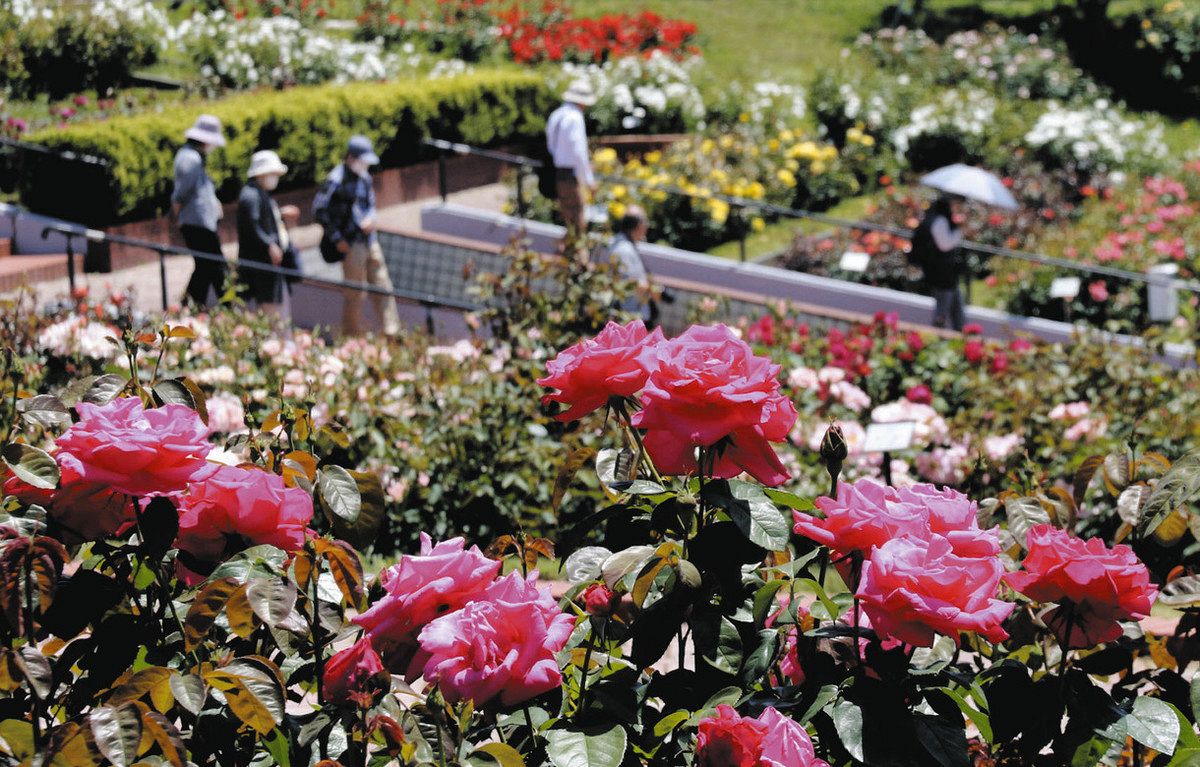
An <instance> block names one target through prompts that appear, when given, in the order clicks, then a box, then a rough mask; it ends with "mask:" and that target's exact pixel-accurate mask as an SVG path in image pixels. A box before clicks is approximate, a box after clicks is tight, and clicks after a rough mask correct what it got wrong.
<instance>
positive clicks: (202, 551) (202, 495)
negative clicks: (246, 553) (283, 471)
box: [178, 466, 313, 562]
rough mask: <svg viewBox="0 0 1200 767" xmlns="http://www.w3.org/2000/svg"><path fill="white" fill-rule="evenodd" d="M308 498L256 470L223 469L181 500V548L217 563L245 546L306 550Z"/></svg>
mask: <svg viewBox="0 0 1200 767" xmlns="http://www.w3.org/2000/svg"><path fill="white" fill-rule="evenodd" d="M312 515H313V505H312V496H310V495H309V494H308V493H306V492H305V491H303V490H301V489H300V488H298V487H287V486H286V485H285V484H284V482H283V478H282V477H280V476H279V475H277V474H272V473H270V472H267V471H262V470H260V469H242V468H239V467H237V466H221V467H220V468H218V469H217V471H216V473H214V474H213V475H212V476H210V477H209V478H208V479H206V480H204V481H203V482H196V483H193V484H192V485H191V486H190V487H189V488H188V492H187V494H186V495H183V496H181V497H180V498H179V539H178V545H179V548H180V549H182V550H183V551H186V552H188V553H189V554H191V555H192V556H194V557H196V558H197V559H199V560H201V561H204V562H216V561H220V560H221V559H223V558H225V556H227V555H228V554H230V553H233V552H236V551H240V550H241V549H243V548H246V547H248V546H254V545H259V544H269V545H271V546H276V547H278V548H281V549H283V550H284V551H296V550H297V549H300V548H302V547H303V546H304V540H305V533H306V531H307V528H308V523H309V522H310V521H312Z"/></svg>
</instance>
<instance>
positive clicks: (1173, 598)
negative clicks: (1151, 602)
mask: <svg viewBox="0 0 1200 767" xmlns="http://www.w3.org/2000/svg"><path fill="white" fill-rule="evenodd" d="M1158 601H1159V603H1160V604H1164V605H1169V606H1171V607H1192V606H1193V605H1197V604H1200V575H1184V576H1182V577H1180V578H1176V579H1175V580H1173V581H1171V582H1170V583H1168V584H1167V585H1166V586H1163V587H1162V591H1160V592H1158Z"/></svg>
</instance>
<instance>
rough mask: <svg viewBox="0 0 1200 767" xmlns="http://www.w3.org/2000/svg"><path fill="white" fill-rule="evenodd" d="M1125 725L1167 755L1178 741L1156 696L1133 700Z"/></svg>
mask: <svg viewBox="0 0 1200 767" xmlns="http://www.w3.org/2000/svg"><path fill="white" fill-rule="evenodd" d="M1176 465H1178V464H1176ZM1125 726H1126V728H1127V729H1128V731H1129V736H1130V737H1131V738H1133V739H1134V740H1136V741H1137V742H1138V743H1141V744H1142V745H1143V746H1146V747H1147V748H1152V749H1154V750H1155V751H1158V752H1160V753H1163V754H1166V755H1168V756H1170V755H1171V754H1172V753H1173V752H1174V751H1175V744H1176V743H1177V742H1178V741H1179V719H1178V718H1177V717H1176V716H1175V711H1174V710H1173V709H1172V708H1171V706H1170V705H1168V704H1166V703H1164V702H1163V701H1161V700H1159V699H1158V698H1151V697H1148V696H1145V695H1143V696H1141V697H1139V698H1137V699H1136V700H1134V701H1133V710H1132V711H1130V712H1129V715H1128V716H1126V717H1125Z"/></svg>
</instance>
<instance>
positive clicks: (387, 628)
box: [353, 533, 500, 677]
mask: <svg viewBox="0 0 1200 767" xmlns="http://www.w3.org/2000/svg"><path fill="white" fill-rule="evenodd" d="M464 544H465V542H464V541H463V539H462V538H452V539H451V540H448V541H442V542H441V543H439V544H437V545H436V546H435V545H433V541H432V540H431V539H430V538H429V536H428V535H426V534H425V533H421V553H420V555H419V556H409V555H407V554H406V555H404V556H402V557H401V558H400V562H399V563H397V564H395V565H392V566H391V567H389V568H388V569H387V570H385V571H384V572H383V573H382V574H381V575H380V576H379V582H380V584H381V585H382V586H383V588H384V590H385V591H386V592H387V595H386V596H384V597H383V598H382V599H380V600H379V601H378V602H376V603H375V604H374V605H373V606H372V607H371V609H369V610H367V611H366V612H365V613H363V614H362V615H360V616H358V617H356V618H355V619H354V621H353V622H354V623H356V624H358V625H359V626H362V627H363V628H365V629H366V630H367V634H368V636H370V637H371V641H372V643H373V644H374V646H375V649H377V650H378V651H379V653H380V654H381V655H382V656H383V659H384V661H385V662H386V663H387V665H388V668H390V669H392V670H393V671H396V672H397V673H402V672H407V673H408V675H409V676H410V677H414V676H416V675H417V674H419V673H420V671H421V669H422V668H423V666H424V665H425V661H426V660H428V657H427V656H425V655H422V654H420V653H416V650H417V634H418V633H419V632H420V631H421V629H423V628H424V627H425V626H426V625H427V624H428V623H429V622H430V621H432V620H433V619H434V618H437V617H439V616H441V615H445V614H446V613H450V612H453V611H455V610H458V609H461V608H462V607H463V606H464V605H466V604H467V602H468V601H470V600H471V599H474V598H476V597H478V596H479V595H480V594H482V593H483V592H484V590H485V589H486V588H487V587H488V585H489V584H491V583H492V581H494V580H495V579H496V576H497V575H498V574H499V572H500V563H499V562H496V561H493V560H491V559H488V558H487V557H485V556H484V555H483V553H482V552H480V551H479V547H477V546H472V547H471V548H469V549H464ZM414 653H416V656H415V657H414Z"/></svg>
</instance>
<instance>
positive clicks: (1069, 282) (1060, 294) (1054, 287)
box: [1050, 277, 1081, 300]
mask: <svg viewBox="0 0 1200 767" xmlns="http://www.w3.org/2000/svg"><path fill="white" fill-rule="evenodd" d="M1080 285H1081V282H1080V280H1079V278H1078V277H1058V278H1057V279H1055V280H1054V282H1051V283H1050V297H1051V298H1063V299H1067V300H1070V299H1072V298H1074V297H1075V296H1077V295H1079V287H1080Z"/></svg>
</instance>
